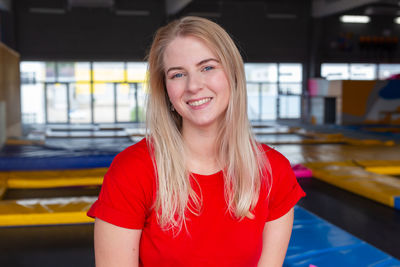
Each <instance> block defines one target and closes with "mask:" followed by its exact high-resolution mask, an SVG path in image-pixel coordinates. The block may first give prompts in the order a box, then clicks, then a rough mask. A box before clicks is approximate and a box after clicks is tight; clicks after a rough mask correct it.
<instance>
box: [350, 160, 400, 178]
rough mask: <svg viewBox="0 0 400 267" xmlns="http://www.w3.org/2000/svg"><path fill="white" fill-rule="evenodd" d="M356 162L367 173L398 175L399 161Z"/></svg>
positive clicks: (399, 169)
mask: <svg viewBox="0 0 400 267" xmlns="http://www.w3.org/2000/svg"><path fill="white" fill-rule="evenodd" d="M356 162H357V163H358V164H359V165H361V166H363V167H364V168H365V170H366V171H369V172H373V173H379V174H387V175H400V160H357V161H356Z"/></svg>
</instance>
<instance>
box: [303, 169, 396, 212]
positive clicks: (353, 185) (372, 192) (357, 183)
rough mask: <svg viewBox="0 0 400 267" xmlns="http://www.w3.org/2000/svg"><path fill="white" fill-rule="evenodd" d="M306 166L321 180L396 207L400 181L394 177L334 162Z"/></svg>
mask: <svg viewBox="0 0 400 267" xmlns="http://www.w3.org/2000/svg"><path fill="white" fill-rule="evenodd" d="M305 165H306V166H307V167H308V168H310V169H311V170H312V172H313V176H314V177H316V178H318V179H320V180H323V181H325V182H327V183H330V184H332V185H335V186H337V187H340V188H343V189H345V190H348V191H350V192H353V193H355V194H358V195H361V196H364V197H367V198H369V199H372V200H375V201H377V202H380V203H383V204H385V205H388V206H390V207H394V197H396V196H400V180H399V179H397V178H394V177H390V176H386V175H382V174H376V173H371V172H368V171H366V170H364V169H363V168H362V167H356V166H343V165H340V164H335V163H332V162H324V163H321V162H319V163H306V164H305Z"/></svg>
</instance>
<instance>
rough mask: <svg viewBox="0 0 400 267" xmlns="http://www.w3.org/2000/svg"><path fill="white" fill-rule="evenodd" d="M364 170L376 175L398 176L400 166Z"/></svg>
mask: <svg viewBox="0 0 400 267" xmlns="http://www.w3.org/2000/svg"><path fill="white" fill-rule="evenodd" d="M365 170H366V171H369V172H373V173H378V174H386V175H400V166H380V167H367V168H365Z"/></svg>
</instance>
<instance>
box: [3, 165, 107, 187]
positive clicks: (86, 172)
mask: <svg viewBox="0 0 400 267" xmlns="http://www.w3.org/2000/svg"><path fill="white" fill-rule="evenodd" d="M106 172H107V168H96V169H83V170H60V171H10V172H0V179H1V178H5V179H7V186H8V188H54V187H68V186H92V185H101V184H102V182H103V177H104V174H105V173H106Z"/></svg>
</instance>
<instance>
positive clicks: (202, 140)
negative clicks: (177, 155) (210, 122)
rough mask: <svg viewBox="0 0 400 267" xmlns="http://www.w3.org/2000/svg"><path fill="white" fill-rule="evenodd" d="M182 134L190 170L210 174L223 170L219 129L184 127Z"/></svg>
mask: <svg viewBox="0 0 400 267" xmlns="http://www.w3.org/2000/svg"><path fill="white" fill-rule="evenodd" d="M182 135H183V141H184V144H185V150H186V151H185V152H186V155H185V159H186V161H187V168H188V170H189V171H191V172H194V173H198V174H204V175H208V174H213V173H215V172H218V171H219V170H221V166H219V164H218V148H217V141H216V139H217V135H218V130H217V129H209V128H207V129H198V128H197V129H195V128H190V127H187V128H185V127H183V128H182Z"/></svg>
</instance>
